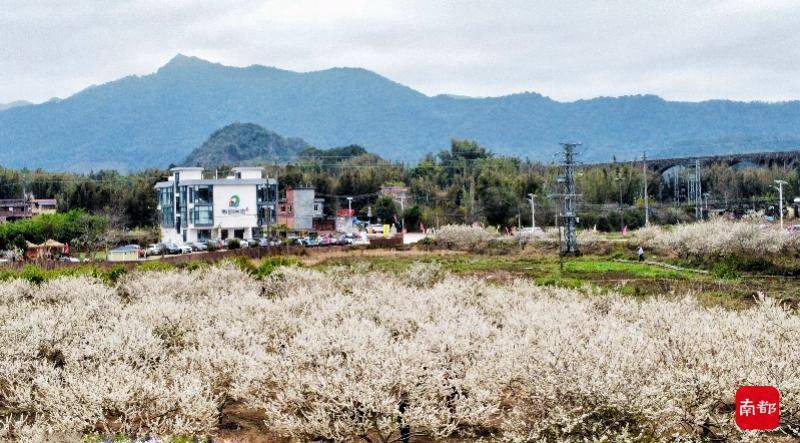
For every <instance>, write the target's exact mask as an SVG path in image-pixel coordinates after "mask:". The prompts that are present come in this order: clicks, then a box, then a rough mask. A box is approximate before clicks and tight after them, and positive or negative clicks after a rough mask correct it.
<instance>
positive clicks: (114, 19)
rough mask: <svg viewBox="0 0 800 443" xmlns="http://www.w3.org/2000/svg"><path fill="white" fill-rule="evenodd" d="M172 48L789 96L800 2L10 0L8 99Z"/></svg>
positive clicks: (420, 74) (301, 66)
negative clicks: (127, 0)
mask: <svg viewBox="0 0 800 443" xmlns="http://www.w3.org/2000/svg"><path fill="white" fill-rule="evenodd" d="M701 3H703V4H705V5H704V6H694V5H699V4H701ZM176 53H183V54H186V55H195V56H198V57H200V58H204V59H207V60H211V61H215V62H220V63H223V64H226V65H234V66H247V65H251V64H262V65H267V66H276V67H279V68H284V69H291V70H295V71H313V70H319V69H326V68H330V67H334V66H354V67H363V68H367V69H370V70H373V71H376V72H378V73H379V74H382V75H384V76H386V77H389V78H391V79H393V80H395V81H397V82H400V83H403V84H405V85H408V86H411V87H413V88H414V89H417V90H419V91H421V92H423V93H426V94H429V95H435V94H441V93H449V94H461V95H472V96H495V95H504V94H509V93H514V92H521V91H535V92H539V93H541V94H544V95H547V96H550V97H552V98H554V99H557V100H576V99H581V98H591V97H596V96H601V95H602V96H618V95H626V94H640V93H652V94H658V95H660V96H662V97H665V98H668V99H672V100H692V101H695V100H704V99H710V98H729V99H737V100H766V101H781V100H794V99H799V98H800V75H798V74H800V2H795V1H789V0H787V1H770V0H753V1H739V0H729V1H708V2H700V1H685V2H670V1H667V0H660V1H638V2H634V1H601V0H596V1H568V0H555V1H533V0H529V1H525V0H519V1H517V0H504V1H500V0H497V1H491V0H483V1H445V0H440V1H437V0H414V1H402V0H347V1H336V0H320V1H304V0H286V1H284V0H280V1H253V0H246V1H239V2H228V1H221V0H213V1H206V0H191V1H177V0H170V1H165V0H147V1H130V2H121V1H114V0H103V1H94V0H70V1H37V0H0V103H2V102H9V101H13V100H21V99H24V100H31V101H36V102H39V101H43V100H46V99H48V98H50V97H62V98H63V97H66V96H68V95H70V94H73V93H75V92H77V91H79V90H81V89H83V88H85V87H86V86H88V85H91V84H99V83H104V82H107V81H110V80H114V79H117V78H120V77H123V76H125V75H129V74H140V75H142V74H148V73H151V72H153V71H155V70H156V69H157V68H158V67H159V66H161V65H163V64H164V63H166V62H167V61H168V60H169V59H170V58H171V57H172V56H174V55H175V54H176Z"/></svg>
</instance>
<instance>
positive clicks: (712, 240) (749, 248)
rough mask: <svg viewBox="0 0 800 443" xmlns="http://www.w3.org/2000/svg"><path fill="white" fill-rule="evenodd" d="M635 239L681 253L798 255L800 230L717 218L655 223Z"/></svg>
mask: <svg viewBox="0 0 800 443" xmlns="http://www.w3.org/2000/svg"><path fill="white" fill-rule="evenodd" d="M634 239H635V241H638V242H641V243H642V244H644V245H646V246H648V247H651V248H654V249H657V250H660V251H664V252H671V253H675V254H677V255H678V256H680V257H687V258H688V257H711V258H714V257H748V258H769V257H775V256H778V255H785V254H788V255H791V256H796V255H797V253H798V251H800V233H795V232H790V231H788V230H781V229H780V228H779V227H778V226H777V225H774V224H765V223H763V222H762V221H760V220H759V221H755V220H750V219H745V220H740V221H732V220H727V219H723V218H715V219H711V220H708V221H703V222H699V223H690V224H684V225H677V226H669V227H662V226H655V225H654V226H651V227H647V228H642V229H639V230H637V231H635V233H634Z"/></svg>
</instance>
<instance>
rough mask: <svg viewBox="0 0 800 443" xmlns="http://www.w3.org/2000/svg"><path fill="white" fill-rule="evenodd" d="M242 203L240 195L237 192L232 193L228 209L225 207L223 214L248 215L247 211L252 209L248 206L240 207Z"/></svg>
mask: <svg viewBox="0 0 800 443" xmlns="http://www.w3.org/2000/svg"><path fill="white" fill-rule="evenodd" d="M240 203H241V199H240V198H239V196H238V195H235V194H234V195H232V196H231V198H230V200H228V209H223V210H222V215H247V212H248V211H249V210H250V208H249V207H247V206H245V207H244V208H240V207H239V204H240Z"/></svg>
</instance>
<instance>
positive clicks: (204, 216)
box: [194, 205, 214, 226]
mask: <svg viewBox="0 0 800 443" xmlns="http://www.w3.org/2000/svg"><path fill="white" fill-rule="evenodd" d="M194 224H195V226H211V225H213V224H214V207H213V206H208V205H204V206H197V205H195V207H194Z"/></svg>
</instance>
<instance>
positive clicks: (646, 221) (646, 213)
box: [642, 152, 650, 226]
mask: <svg viewBox="0 0 800 443" xmlns="http://www.w3.org/2000/svg"><path fill="white" fill-rule="evenodd" d="M642 179H643V180H644V225H645V226H650V202H649V200H648V198H647V153H646V152H645V153H643V154H642Z"/></svg>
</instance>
